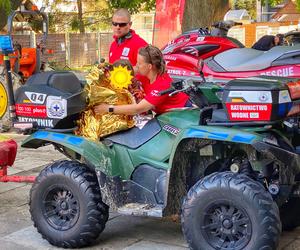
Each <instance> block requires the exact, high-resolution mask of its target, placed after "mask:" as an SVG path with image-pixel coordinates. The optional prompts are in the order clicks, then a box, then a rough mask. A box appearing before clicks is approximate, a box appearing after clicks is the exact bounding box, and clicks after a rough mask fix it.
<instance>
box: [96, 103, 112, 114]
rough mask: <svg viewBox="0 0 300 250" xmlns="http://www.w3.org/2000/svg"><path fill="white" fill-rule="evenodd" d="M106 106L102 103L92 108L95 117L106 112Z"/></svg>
mask: <svg viewBox="0 0 300 250" xmlns="http://www.w3.org/2000/svg"><path fill="white" fill-rule="evenodd" d="M108 107H109V105H108V104H105V103H102V104H99V105H97V106H95V107H94V112H95V114H96V115H102V114H105V113H107V112H108Z"/></svg>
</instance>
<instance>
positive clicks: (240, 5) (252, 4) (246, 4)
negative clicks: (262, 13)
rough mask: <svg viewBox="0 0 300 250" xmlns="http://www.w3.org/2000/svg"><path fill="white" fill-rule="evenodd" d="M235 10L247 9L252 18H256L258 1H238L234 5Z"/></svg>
mask: <svg viewBox="0 0 300 250" xmlns="http://www.w3.org/2000/svg"><path fill="white" fill-rule="evenodd" d="M234 7H235V9H237V10H239V9H246V10H247V11H248V13H249V15H250V16H251V18H253V19H255V18H256V0H237V1H236V2H235V4H234Z"/></svg>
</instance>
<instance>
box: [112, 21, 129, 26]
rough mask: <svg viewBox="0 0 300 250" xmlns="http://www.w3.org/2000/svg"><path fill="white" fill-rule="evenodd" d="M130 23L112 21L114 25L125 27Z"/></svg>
mask: <svg viewBox="0 0 300 250" xmlns="http://www.w3.org/2000/svg"><path fill="white" fill-rule="evenodd" d="M127 24H128V23H115V22H112V25H113V26H116V27H117V26H119V27H125V26H126V25H127Z"/></svg>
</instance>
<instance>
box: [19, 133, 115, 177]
mask: <svg viewBox="0 0 300 250" xmlns="http://www.w3.org/2000/svg"><path fill="white" fill-rule="evenodd" d="M47 144H53V145H54V146H57V147H63V148H65V149H68V150H71V151H73V152H75V153H77V154H78V155H80V156H81V157H82V158H83V159H84V161H85V162H86V163H88V165H90V166H93V167H94V168H96V169H97V170H100V171H101V172H103V173H105V174H110V170H111V169H112V161H111V159H112V154H113V152H112V151H111V150H110V149H109V147H107V146H105V145H104V144H103V143H101V142H97V141H91V140H88V139H86V138H84V137H80V136H75V135H72V134H63V133H56V132H50V131H37V132H35V133H34V134H32V135H30V136H29V137H28V138H26V139H25V140H24V141H23V143H22V145H21V146H22V147H25V148H34V149H36V148H39V147H42V146H45V145H47ZM75 160H76V159H75Z"/></svg>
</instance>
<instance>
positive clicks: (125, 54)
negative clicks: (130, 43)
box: [122, 47, 130, 56]
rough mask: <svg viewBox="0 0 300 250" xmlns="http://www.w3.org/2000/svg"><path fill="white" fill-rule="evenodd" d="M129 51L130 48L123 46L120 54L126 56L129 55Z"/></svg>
mask: <svg viewBox="0 0 300 250" xmlns="http://www.w3.org/2000/svg"><path fill="white" fill-rule="evenodd" d="M129 51H130V48H127V47H125V48H124V49H123V51H122V56H128V55H129Z"/></svg>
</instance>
